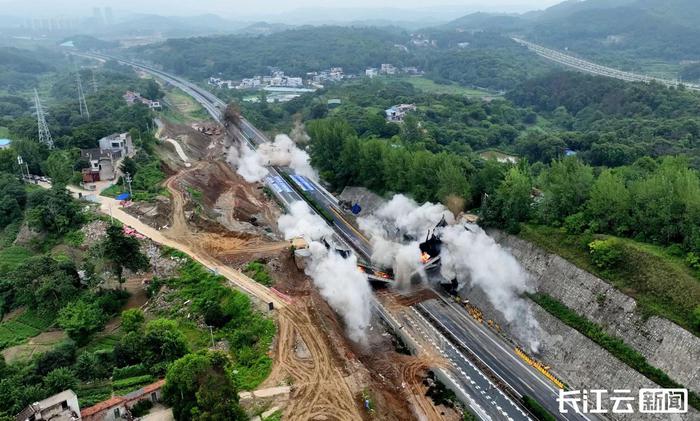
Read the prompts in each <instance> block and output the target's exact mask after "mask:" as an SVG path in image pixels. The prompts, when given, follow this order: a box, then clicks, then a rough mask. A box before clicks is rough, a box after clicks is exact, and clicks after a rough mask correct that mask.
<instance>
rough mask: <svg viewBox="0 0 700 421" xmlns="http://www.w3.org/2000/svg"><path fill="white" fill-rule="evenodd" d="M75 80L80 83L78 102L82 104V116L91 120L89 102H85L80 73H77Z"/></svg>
mask: <svg viewBox="0 0 700 421" xmlns="http://www.w3.org/2000/svg"><path fill="white" fill-rule="evenodd" d="M75 80H76V82H77V83H78V102H79V103H80V116H81V117H83V118H86V119H88V120H90V111H88V107H87V102H85V93H84V92H83V83H82V82H81V81H80V71H76V72H75Z"/></svg>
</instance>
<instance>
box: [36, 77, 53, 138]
mask: <svg viewBox="0 0 700 421" xmlns="http://www.w3.org/2000/svg"><path fill="white" fill-rule="evenodd" d="M34 109H35V110H36V125H37V127H38V129H39V142H40V143H43V144H44V145H46V147H47V148H49V149H53V139H52V138H51V132H50V131H49V125H48V124H46V116H45V115H44V108H43V107H42V106H41V100H40V99H39V93H38V92H37V91H36V88H34Z"/></svg>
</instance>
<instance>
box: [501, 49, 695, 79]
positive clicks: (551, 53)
mask: <svg viewBox="0 0 700 421" xmlns="http://www.w3.org/2000/svg"><path fill="white" fill-rule="evenodd" d="M512 40H513V41H515V42H517V43H518V44H520V45H523V46H525V47H527V48H528V49H529V50H531V51H533V52H534V53H536V54H537V55H539V56H541V57H544V58H546V59H548V60H551V61H554V62H556V63H559V64H562V65H564V66H568V67H571V68H574V69H576V70H579V71H582V72H585V73H590V74H593V75H598V76H606V77H611V78H614V79H619V80H624V81H627V82H645V83H649V82H657V83H660V84H662V85H666V86H673V87H677V86H680V85H684V86H685V87H686V88H688V89H692V90H695V91H700V85H697V84H692V83H681V82H680V81H678V80H670V79H662V78H658V77H653V76H647V75H641V74H638V73H632V72H625V71H623V70H618V69H613V68H612V67H606V66H601V65H600V64H596V63H593V62H590V61H588V60H584V59H580V58H578V57H574V56H572V55H569V54H564V53H562V52H560V51H557V50H552V49H550V48H546V47H543V46H541V45H537V44H534V43H532V42H529V41H525V40H524V39H521V38H512Z"/></svg>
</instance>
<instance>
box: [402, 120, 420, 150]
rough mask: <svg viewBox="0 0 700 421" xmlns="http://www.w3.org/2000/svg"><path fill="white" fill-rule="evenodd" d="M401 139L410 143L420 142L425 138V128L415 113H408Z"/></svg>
mask: <svg viewBox="0 0 700 421" xmlns="http://www.w3.org/2000/svg"><path fill="white" fill-rule="evenodd" d="M401 139H402V140H403V141H404V142H406V143H408V144H415V143H419V142H420V141H422V140H423V130H422V129H421V127H420V122H419V121H418V118H417V117H416V116H415V115H412V114H408V115H407V116H406V117H405V118H404V120H403V124H402V125H401Z"/></svg>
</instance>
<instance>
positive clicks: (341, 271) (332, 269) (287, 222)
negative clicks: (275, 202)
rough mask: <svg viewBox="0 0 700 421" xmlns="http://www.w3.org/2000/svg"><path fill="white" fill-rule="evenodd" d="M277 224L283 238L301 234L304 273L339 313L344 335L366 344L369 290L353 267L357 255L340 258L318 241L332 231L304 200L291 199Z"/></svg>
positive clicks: (355, 265)
mask: <svg viewBox="0 0 700 421" xmlns="http://www.w3.org/2000/svg"><path fill="white" fill-rule="evenodd" d="M277 225H278V226H279V228H280V230H281V231H282V232H283V233H284V236H285V238H286V239H287V240H291V239H293V238H295V237H303V238H304V239H305V240H306V242H307V243H308V244H309V251H310V253H311V257H310V260H309V262H307V265H306V269H305V272H306V274H307V275H309V276H310V277H311V279H313V281H314V284H315V285H316V286H317V287H318V289H319V291H320V293H321V296H323V298H324V299H325V300H326V301H327V302H328V304H329V305H330V306H331V307H332V308H333V309H334V310H335V311H336V312H338V314H340V315H341V317H342V318H343V321H344V322H345V327H346V329H347V332H348V336H349V337H350V338H351V339H352V340H354V341H357V342H360V343H366V329H367V327H368V326H369V323H370V317H371V308H370V302H371V301H370V300H371V296H372V291H371V289H370V286H369V282H368V281H367V278H366V277H365V275H364V274H363V273H362V272H360V271H359V270H358V269H357V258H356V257H355V256H354V255H351V256H350V257H348V258H344V257H342V256H341V255H340V254H338V253H336V252H335V251H333V250H329V249H327V248H326V246H325V245H324V244H323V243H322V242H321V240H322V239H324V238H330V237H331V235H332V233H333V231H332V230H331V229H330V227H328V225H327V224H326V223H325V222H324V221H323V220H322V219H321V218H320V217H319V216H318V215H315V214H314V213H312V211H311V209H310V208H309V206H308V205H307V204H306V203H305V202H294V203H292V205H291V206H290V209H289V213H288V214H285V215H282V216H281V217H280V218H279V220H278V221H277Z"/></svg>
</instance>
